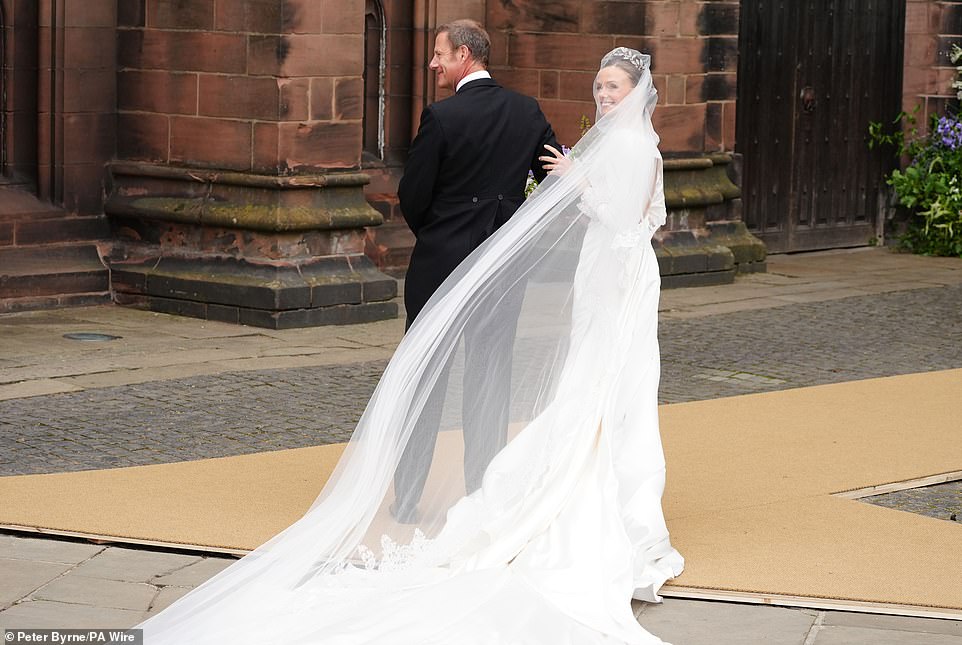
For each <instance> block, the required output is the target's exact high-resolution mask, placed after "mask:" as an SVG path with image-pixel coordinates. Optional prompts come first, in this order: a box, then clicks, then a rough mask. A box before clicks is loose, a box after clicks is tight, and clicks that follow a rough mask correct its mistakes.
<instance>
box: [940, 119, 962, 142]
mask: <svg viewBox="0 0 962 645" xmlns="http://www.w3.org/2000/svg"><path fill="white" fill-rule="evenodd" d="M935 136H936V137H937V138H938V140H939V141H940V142H941V143H942V145H943V146H945V147H946V148H948V149H949V150H958V149H959V148H962V121H960V120H958V119H956V118H954V117H951V116H948V115H946V116H943V117H941V118H940V119H939V122H938V124H937V125H936V126H935Z"/></svg>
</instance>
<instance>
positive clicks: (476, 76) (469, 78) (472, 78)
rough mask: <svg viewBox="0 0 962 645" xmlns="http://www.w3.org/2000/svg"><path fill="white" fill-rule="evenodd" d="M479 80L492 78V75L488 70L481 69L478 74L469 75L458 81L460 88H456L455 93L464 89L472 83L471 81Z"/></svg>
mask: <svg viewBox="0 0 962 645" xmlns="http://www.w3.org/2000/svg"><path fill="white" fill-rule="evenodd" d="M479 78H491V74H489V73H488V70H486V69H480V70H478V71H476V72H471V73H470V74H468V75H467V76H465V77H464V78H462V79H461V80H460V81H458V86H457V87H456V88H454V91H455V92H457V91H458V90H460V89H461V87H462V86H463V85H464V84H465V83H470V82H471V81H476V80H478V79H479Z"/></svg>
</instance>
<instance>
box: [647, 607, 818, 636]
mask: <svg viewBox="0 0 962 645" xmlns="http://www.w3.org/2000/svg"><path fill="white" fill-rule="evenodd" d="M642 607H643V609H642V611H641V613H640V615H639V617H638V618H639V620H640V621H641V624H642V626H643V627H644V628H645V629H647V630H648V631H650V632H651V633H653V634H655V635H656V636H658V637H659V638H661V639H662V640H666V641H668V642H670V643H672V644H673V645H748V644H752V645H754V644H755V643H758V644H759V645H762V644H764V645H809V644H807V643H806V639H807V638H808V635H809V632H810V631H811V630H812V626H813V625H814V623H815V618H816V615H817V612H815V611H810V610H798V609H786V608H782V607H769V606H760V605H745V604H735V603H721V602H709V601H699V600H678V599H672V598H667V599H665V601H664V602H663V603H662V604H659V605H653V604H645V605H642Z"/></svg>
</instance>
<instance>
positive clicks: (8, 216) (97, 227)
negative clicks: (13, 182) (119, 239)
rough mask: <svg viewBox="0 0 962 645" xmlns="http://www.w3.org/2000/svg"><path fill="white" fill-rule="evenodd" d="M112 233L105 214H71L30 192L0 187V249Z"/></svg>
mask: <svg viewBox="0 0 962 645" xmlns="http://www.w3.org/2000/svg"><path fill="white" fill-rule="evenodd" d="M109 236H110V227H109V225H108V223H107V218H106V217H104V216H103V215H71V214H70V213H67V212H66V211H64V210H63V209H61V208H58V207H56V206H54V205H53V204H50V203H47V202H44V201H42V200H40V199H38V198H37V197H36V196H34V195H31V194H30V193H27V192H24V191H22V190H19V189H16V188H11V187H9V186H0V248H4V247H11V246H38V245H42V244H71V243H75V242H86V241H92V240H101V239H106V238H107V237H109Z"/></svg>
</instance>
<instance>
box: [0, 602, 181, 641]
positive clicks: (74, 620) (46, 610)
mask: <svg viewBox="0 0 962 645" xmlns="http://www.w3.org/2000/svg"><path fill="white" fill-rule="evenodd" d="M145 617H146V612H143V611H135V610H130V609H111V608H105V607H94V606H92V605H76V604H72V603H66V602H52V601H48V600H33V601H25V602H22V603H19V604H17V605H14V606H13V607H11V608H10V609H7V610H4V611H0V631H2V630H5V629H58V628H59V629H111V628H112V629H128V628H130V627H133V626H134V625H136V624H138V623H140V622H142V621H143V620H144V618H145ZM185 645H186V644H185Z"/></svg>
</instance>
